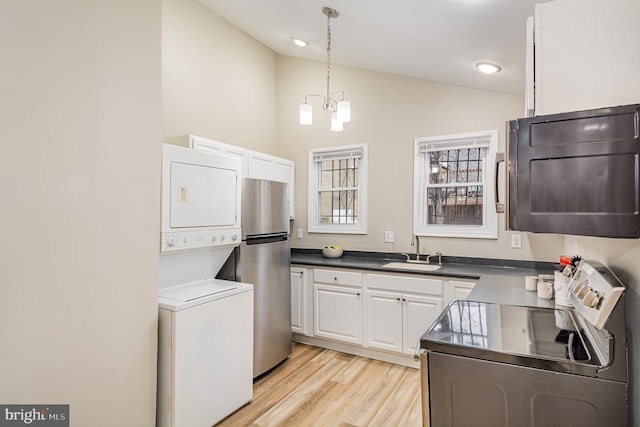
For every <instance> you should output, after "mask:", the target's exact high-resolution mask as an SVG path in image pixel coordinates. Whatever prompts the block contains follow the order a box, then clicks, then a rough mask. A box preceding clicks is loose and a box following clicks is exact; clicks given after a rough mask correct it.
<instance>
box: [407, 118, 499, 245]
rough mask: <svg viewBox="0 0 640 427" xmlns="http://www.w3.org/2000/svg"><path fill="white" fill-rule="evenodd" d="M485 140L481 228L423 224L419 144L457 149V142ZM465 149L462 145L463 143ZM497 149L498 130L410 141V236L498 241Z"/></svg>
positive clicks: (422, 180) (421, 167)
mask: <svg viewBox="0 0 640 427" xmlns="http://www.w3.org/2000/svg"><path fill="white" fill-rule="evenodd" d="M487 137H488V138H489V147H488V151H487V158H486V161H485V164H484V170H485V174H486V175H485V188H484V190H485V191H484V194H483V198H484V203H483V213H482V218H483V222H484V223H483V225H482V226H477V225H423V224H422V221H421V220H422V215H423V214H424V208H425V207H426V201H425V200H424V191H423V189H424V179H425V177H426V174H425V173H424V168H425V167H426V166H427V165H426V164H425V163H426V162H424V161H423V159H422V157H421V154H420V147H421V146H422V145H424V144H425V143H426V144H429V143H433V145H434V146H436V147H437V146H441V147H443V148H445V147H449V148H457V147H458V146H460V145H461V141H465V140H471V139H474V138H487ZM463 145H465V146H466V144H463ZM497 148H498V131H497V130H485V131H478V132H468V133H460V134H455V135H443V136H432V137H421V138H416V139H415V140H414V153H413V159H414V163H413V233H414V234H415V235H418V236H431V237H462V238H470V239H497V238H498V214H497V213H496V210H495V203H496V200H495V194H494V193H495V191H494V189H495V185H496V162H495V159H496V152H497Z"/></svg>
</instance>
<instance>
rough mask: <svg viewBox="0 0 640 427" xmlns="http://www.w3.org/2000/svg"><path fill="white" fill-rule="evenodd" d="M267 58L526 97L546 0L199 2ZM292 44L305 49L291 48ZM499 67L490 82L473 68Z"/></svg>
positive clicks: (228, 0)
mask: <svg viewBox="0 0 640 427" xmlns="http://www.w3.org/2000/svg"><path fill="white" fill-rule="evenodd" d="M198 1H199V2H200V3H202V4H203V5H205V6H206V7H208V8H209V9H211V10H212V11H214V12H215V13H216V14H217V15H219V16H221V17H223V18H225V19H226V20H228V21H229V22H231V23H232V24H233V25H235V26H236V27H238V28H240V29H241V30H243V31H244V32H246V33H248V34H249V35H251V36H252V37H254V38H255V39H257V40H259V41H261V42H262V43H263V44H264V45H266V46H267V47H269V48H270V49H272V50H273V51H275V52H277V53H279V54H282V55H289V56H294V57H299V58H305V59H312V60H317V61H323V62H324V61H326V44H327V35H326V20H327V17H326V16H325V15H324V14H323V13H322V7H323V6H328V7H331V8H334V9H336V10H337V11H338V12H339V14H340V15H339V16H338V17H337V18H335V19H331V34H332V50H331V61H332V62H333V63H336V64H341V65H347V66H352V67H357V68H364V69H367V70H373V71H381V72H385V73H392V74H398V75H403V76H410V77H418V78H423V79H428V80H435V81H440V82H447V83H453V84H459V85H463V86H470V87H476V88H481V89H488V90H495V91H500V92H507V93H514V94H524V62H525V44H526V19H527V17H528V16H533V9H534V4H535V3H545V2H547V1H550V0H393V1H390V0H198ZM292 37H297V38H301V39H303V40H306V41H307V42H308V43H309V46H308V47H306V48H300V47H296V46H294V45H293V43H292V42H291V38H292ZM483 60H486V61H491V62H495V63H497V64H499V65H500V66H501V67H502V72H500V73H498V74H494V75H486V74H481V73H480V72H478V71H477V70H476V69H475V68H474V64H475V63H476V62H478V61H483Z"/></svg>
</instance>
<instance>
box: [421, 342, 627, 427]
mask: <svg viewBox="0 0 640 427" xmlns="http://www.w3.org/2000/svg"><path fill="white" fill-rule="evenodd" d="M423 359H425V362H427V366H426V367H427V370H426V371H423V373H426V374H427V375H428V389H427V396H428V397H427V398H428V400H427V402H423V405H424V404H425V403H426V405H427V406H423V413H424V414H426V416H427V417H428V419H427V422H426V423H425V425H431V426H454V427H467V426H468V427H484V426H486V427H499V426H523V427H528V426H529V427H547V426H569V425H575V426H581V427H601V426H627V425H629V422H628V408H627V404H628V402H627V384H626V383H622V382H615V381H608V380H602V379H597V378H590V377H585V376H580V375H572V374H563V373H558V372H552V371H546V370H542V369H535V368H527V367H523V366H514V365H509V364H504V363H498V362H490V361H486V360H478V359H473V358H470V357H464V356H454V355H450V354H444V353H437V352H429V353H427V354H425V355H424V357H423ZM421 367H422V366H421ZM426 380H427V379H426V378H425V379H424V380H423V387H425V385H424V384H425V381H426ZM423 390H425V388H423ZM429 423H430V424H429Z"/></svg>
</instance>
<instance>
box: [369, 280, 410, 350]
mask: <svg viewBox="0 0 640 427" xmlns="http://www.w3.org/2000/svg"><path fill="white" fill-rule="evenodd" d="M366 304H367V323H366V325H367V345H368V346H369V347H377V348H381V349H384V350H391V351H398V352H399V351H402V295H400V294H398V293H392V292H382V291H367V297H366Z"/></svg>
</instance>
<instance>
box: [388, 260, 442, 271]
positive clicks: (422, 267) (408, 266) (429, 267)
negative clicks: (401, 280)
mask: <svg viewBox="0 0 640 427" xmlns="http://www.w3.org/2000/svg"><path fill="white" fill-rule="evenodd" d="M382 267H385V268H395V269H398V270H414V271H436V270H440V267H442V266H441V265H433V264H421V263H417V262H388V263H386V264H383V265H382Z"/></svg>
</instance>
